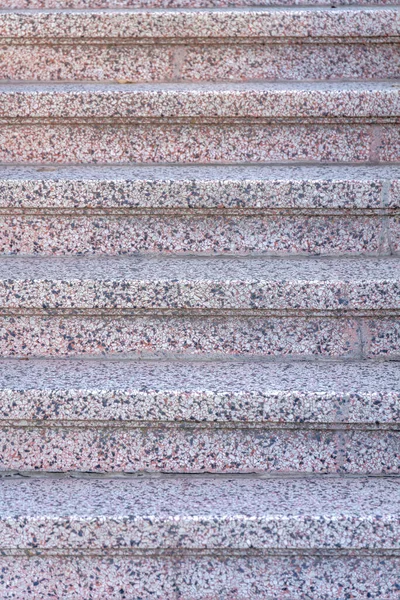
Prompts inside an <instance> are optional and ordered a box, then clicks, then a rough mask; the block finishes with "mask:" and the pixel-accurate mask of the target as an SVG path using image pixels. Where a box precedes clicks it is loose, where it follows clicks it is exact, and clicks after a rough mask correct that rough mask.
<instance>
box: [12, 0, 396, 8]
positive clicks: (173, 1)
mask: <svg viewBox="0 0 400 600" xmlns="http://www.w3.org/2000/svg"><path fill="white" fill-rule="evenodd" d="M332 4H333V5H334V6H348V5H350V6H371V7H375V6H377V7H379V6H386V5H389V6H397V5H398V4H400V0H334V2H332V0H2V8H5V9H7V8H31V9H32V8H33V9H38V8H50V9H51V8H53V9H63V8H227V7H228V8H235V7H260V6H272V7H274V6H277V7H280V6H287V7H296V6H301V7H302V6H329V7H332Z"/></svg>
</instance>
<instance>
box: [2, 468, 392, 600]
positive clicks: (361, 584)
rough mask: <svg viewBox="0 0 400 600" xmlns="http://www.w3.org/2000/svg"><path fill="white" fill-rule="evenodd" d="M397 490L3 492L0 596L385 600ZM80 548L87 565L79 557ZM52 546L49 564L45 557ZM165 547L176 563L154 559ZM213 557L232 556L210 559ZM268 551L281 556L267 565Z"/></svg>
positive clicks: (218, 485)
mask: <svg viewBox="0 0 400 600" xmlns="http://www.w3.org/2000/svg"><path fill="white" fill-rule="evenodd" d="M398 488H399V486H398V484H397V483H396V482H395V481H393V480H392V481H391V480H383V481H382V480H381V481H380V482H378V481H376V480H375V481H373V480H353V481H351V480H350V481H349V480H348V481H344V480H340V481H338V480H331V481H310V480H308V481H307V480H305V481H304V480H303V481H301V480H300V481H299V480H297V481H286V482H285V481H277V480H276V481H260V480H258V481H257V480H255V479H253V480H251V479H246V480H244V481H240V480H238V479H236V480H235V479H233V478H232V479H231V480H230V481H226V480H225V481H221V480H219V481H212V480H208V481H204V480H203V481H197V482H196V481H193V478H191V480H190V483H189V482H188V481H185V478H184V477H181V478H177V479H175V480H171V479H170V480H169V481H163V480H160V479H157V480H156V481H151V480H143V479H142V480H136V481H126V480H125V481H121V480H118V481H115V480H114V481H87V480H86V481H82V480H80V481H78V480H70V479H69V480H62V481H60V480H59V481H54V480H47V481H38V480H36V481H34V480H30V481H26V480H25V481H21V480H19V481H18V480H11V481H5V482H4V486H3V490H4V500H3V504H4V507H5V511H4V508H3V506H2V519H1V521H2V522H1V528H2V530H3V531H5V532H6V534H7V537H6V538H4V539H5V540H10V550H8V549H7V548H3V556H2V558H1V560H0V565H1V570H2V573H1V575H0V590H1V592H2V597H3V598H5V600H8V599H10V600H11V599H14V600H15V599H17V598H18V599H19V598H21V597H22V596H21V595H24V594H25V595H26V593H29V595H30V596H31V597H32V598H35V599H38V600H39V599H44V598H48V597H49V595H51V596H55V597H63V598H64V597H65V598H71V599H72V600H75V599H76V600H77V599H78V598H79V599H81V598H83V597H85V598H86V597H90V598H93V599H94V600H97V599H99V600H100V599H103V598H104V597H105V595H106V596H107V598H110V599H114V598H131V597H137V596H140V597H141V598H150V597H153V598H156V599H160V600H161V599H164V598H166V597H167V598H171V599H174V600H175V599H176V600H178V598H182V597H185V598H187V599H188V600H211V599H214V598H216V597H220V598H235V599H238V600H244V598H260V597H263V598H268V599H271V600H281V598H282V594H285V595H286V594H287V593H290V597H291V598H293V599H294V600H304V598H306V597H307V596H313V595H315V594H316V593H317V594H318V598H321V600H331V599H332V598H333V597H334V598H340V597H342V595H343V594H348V595H352V596H353V597H356V598H359V599H361V600H364V599H367V598H371V597H374V596H375V597H379V596H381V597H383V598H388V599H390V600H391V599H392V598H395V597H396V595H397V592H398V577H397V573H398V568H399V557H398V554H396V552H398V534H396V532H397V529H398V516H397V513H398V511H396V507H397V503H396V499H397V495H398ZM389 498H390V502H388V499H389ZM156 505H157V506H156ZM10 507H13V510H14V512H15V515H18V516H14V514H12V513H11V512H10ZM27 507H29V509H28V510H29V515H28V514H27ZM253 507H254V511H253ZM210 508H211V511H210ZM71 514H74V515H76V516H75V517H72V518H71V517H68V515H71ZM156 514H159V515H160V516H159V517H158V518H157V517H155V516H154V515H156ZM253 514H254V516H252V515H253ZM146 515H149V516H146ZM260 522H262V525H263V526H260ZM266 523H268V525H267V526H266ZM71 529H72V532H73V533H71ZM396 535H397V539H396ZM133 541H134V543H132V542H133ZM16 542H17V543H16ZM336 542H339V543H336ZM85 544H86V545H90V546H91V548H90V550H91V556H90V557H86V556H84V555H82V546H84V545H85ZM149 544H150V545H151V548H152V554H151V555H150V556H148V555H146V554H145V553H144V549H145V548H146V547H148V545H149ZM304 545H305V546H306V549H307V550H306V552H307V553H306V554H302V553H301V548H302V547H304ZM54 546H56V547H57V548H59V550H58V552H56V553H55V554H54V555H51V554H50V555H48V554H49V551H50V552H51V550H52V547H54ZM165 546H169V547H171V546H173V547H174V553H173V554H172V555H171V554H170V555H168V554H167V555H166V554H164V553H163V554H159V553H158V552H157V551H155V547H157V548H159V549H160V550H161V549H162V548H165ZM221 546H225V547H226V546H228V548H229V547H232V548H234V549H235V550H236V555H233V556H232V552H233V550H232V549H231V550H230V553H231V554H230V555H229V554H228V555H227V556H224V555H223V554H220V555H219V556H218V555H217V552H218V549H219V550H221ZM271 546H272V547H274V548H279V549H281V551H282V550H286V551H287V552H288V553H287V554H286V555H285V554H280V555H277V554H274V553H265V549H266V548H268V547H271ZM190 547H193V548H194V549H195V550H194V551H193V552H194V554H190V552H188V549H189V548H190ZM16 548H19V549H20V552H21V554H18V550H17V549H16ZM24 548H29V550H30V553H31V556H30V557H27V556H26V555H24V554H23V549H24ZM61 548H62V549H64V550H63V551H62V550H61ZM111 548H112V550H111ZM255 548H257V549H258V552H263V550H264V554H262V555H260V554H257V553H255ZM295 548H297V554H294V549H295ZM310 548H314V549H317V550H318V555H313V554H312V552H311V553H310ZM365 548H369V552H370V554H369V555H368V556H365V555H363V554H362V550H365ZM35 549H36V553H35ZM75 549H76V550H79V555H78V556H76V555H74V554H73V551H74V550H75ZM118 549H119V550H120V553H119V554H118V553H117V552H118ZM204 549H208V554H207V553H206V554H204ZM299 549H300V552H299ZM331 549H333V550H334V553H333V554H332V553H331V554H328V553H327V552H329V550H331ZM344 549H346V551H345V552H346V553H345V554H344V555H343V550H344ZM110 550H111V552H112V556H110V555H109V554H108V552H110ZM121 550H125V552H126V553H125V554H122V553H121ZM360 550H361V552H360ZM202 551H203V554H202V553H201V552H202ZM340 551H342V554H341V555H340V554H339V552H340ZM39 552H40V554H39ZM62 552H64V554H63V553H62ZM374 553H375V554H378V555H374Z"/></svg>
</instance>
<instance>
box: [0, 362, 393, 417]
mask: <svg viewBox="0 0 400 600" xmlns="http://www.w3.org/2000/svg"><path fill="white" fill-rule="evenodd" d="M399 372H400V366H399V364H398V363H397V362H395V361H386V362H382V361H377V362H372V363H371V362H367V361H352V362H347V363H346V362H331V363H329V362H319V363H318V362H314V363H306V362H291V363H290V362H282V363H279V362H273V363H272V362H270V363H268V362H257V361H254V362H253V361H249V362H243V361H238V362H204V361H203V362H202V361H190V362H188V361H162V360H161V361H124V360H122V361H120V360H109V359H103V360H96V361H85V360H83V361H81V360H72V359H71V360H68V361H65V360H54V359H53V360H47V361H42V360H29V361H27V362H26V361H19V360H2V361H0V399H1V403H0V419H1V421H2V423H3V424H5V423H9V424H12V423H14V424H15V425H18V424H21V422H22V421H31V422H32V423H34V422H36V423H37V422H39V421H43V420H44V421H53V422H55V421H58V422H65V423H70V424H71V423H72V422H74V423H75V425H81V426H84V425H85V423H86V424H88V423H91V424H99V423H100V424H101V423H104V422H109V423H110V424H112V423H114V424H115V422H119V424H122V423H124V422H130V423H131V424H132V425H133V424H134V423H135V422H136V424H138V423H140V422H141V423H145V422H147V423H149V422H153V423H156V422H161V423H167V422H186V423H192V424H193V423H215V424H218V423H225V424H235V423H236V424H238V425H239V424H241V423H242V424H244V425H246V424H253V425H254V424H257V423H258V424H259V425H262V424H265V425H267V424H271V425H274V426H276V427H278V426H282V427H284V426H286V427H290V426H292V425H293V426H295V425H297V426H298V427H301V426H302V424H307V426H309V427H312V426H313V425H315V426H316V427H317V428H318V427H320V426H325V427H331V428H332V427H334V426H335V425H340V426H341V427H342V428H345V427H346V426H348V428H351V427H352V426H354V425H356V424H357V425H358V426H360V425H361V424H363V425H364V426H365V427H373V426H377V427H378V428H379V427H381V428H382V427H385V426H387V427H393V426H395V425H396V424H398V423H399V422H400V392H399V389H398V388H399V386H398V381H399V375H400V373H399Z"/></svg>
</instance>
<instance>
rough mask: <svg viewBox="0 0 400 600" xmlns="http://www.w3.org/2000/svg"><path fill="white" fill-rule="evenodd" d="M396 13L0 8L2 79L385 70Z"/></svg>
mask: <svg viewBox="0 0 400 600" xmlns="http://www.w3.org/2000/svg"><path fill="white" fill-rule="evenodd" d="M372 12H373V14H371V13H372ZM371 17H372V18H371ZM397 17H398V15H397V11H394V10H392V11H388V10H387V9H385V10H374V11H371V10H369V11H368V10H366V9H359V10H358V11H352V12H349V11H345V10H342V11H341V10H336V11H332V10H330V9H327V10H325V11H323V10H322V11H319V12H318V13H316V12H310V11H306V10H303V11H299V10H298V9H297V10H295V11H290V10H288V11H279V12H276V11H272V12H271V11H266V10H264V11H258V12H257V13H255V12H254V11H238V10H236V11H231V12H226V11H225V12H222V11H221V12H215V11H213V12H211V11H203V12H199V11H195V12H187V11H186V12H180V13H179V12H173V13H171V12H166V11H164V12H162V13H154V12H147V13H146V12H143V13H138V12H132V13H129V12H128V13H124V14H123V15H121V14H120V13H118V12H107V13H98V12H97V13H96V12H91V13H89V14H88V13H85V12H82V13H73V14H71V13H68V12H61V13H36V12H35V13H31V14H29V13H16V14H12V13H0V38H1V37H3V40H4V44H3V46H2V48H1V51H0V58H1V61H0V62H1V66H0V79H3V80H14V81H18V80H21V81H29V80H37V81H74V80H76V81H84V80H86V81H119V82H121V83H124V82H152V81H159V82H162V81H225V80H226V81H241V80H248V81H254V80H257V79H261V80H280V79H281V80H306V79H311V80H317V79H324V80H328V79H341V78H344V79H380V80H382V79H391V78H396V77H399V75H400V50H399V44H398V43H396V40H398V39H399V27H398V25H397V26H396V25H395V22H396V20H397ZM388 36H390V40H391V41H392V43H387V42H388ZM313 38H315V42H314V43H313ZM196 40H197V41H196ZM346 42H347V43H346ZM160 43H161V44H162V45H160ZM143 44H145V45H143Z"/></svg>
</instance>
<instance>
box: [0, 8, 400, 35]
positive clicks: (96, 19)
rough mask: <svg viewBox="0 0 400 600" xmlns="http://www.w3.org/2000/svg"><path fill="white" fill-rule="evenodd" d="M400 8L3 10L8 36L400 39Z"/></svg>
mask: <svg viewBox="0 0 400 600" xmlns="http://www.w3.org/2000/svg"><path fill="white" fill-rule="evenodd" d="M399 27H400V16H399V11H398V10H396V9H391V8H382V9H372V10H370V9H368V8H365V9H362V8H360V9H356V10H341V9H340V8H339V9H337V10H324V9H321V10H301V9H296V10H290V9H286V10H272V11H271V10H268V9H266V10H260V11H257V10H252V11H247V10H235V11H229V10H228V11H227V10H223V11H218V10H217V11H190V10H189V11H145V10H143V11H131V12H119V11H116V12H114V13H112V12H109V11H107V12H106V11H104V12H101V11H97V12H96V11H94V12H82V13H73V12H69V11H58V12H36V13H30V12H28V11H24V12H21V13H20V12H8V11H5V12H1V13H0V36H1V37H2V38H5V39H13V40H16V39H18V40H24V39H32V38H34V39H41V40H46V39H53V40H54V39H70V38H72V39H81V40H85V39H89V40H90V39H93V38H104V39H107V38H109V39H110V38H117V39H122V40H123V39H131V40H132V39H142V38H143V39H146V38H147V39H160V38H162V39H163V40H164V41H165V40H168V39H169V38H172V39H174V40H176V39H182V38H184V39H185V38H197V39H198V38H206V39H207V41H208V42H209V41H210V39H213V38H214V39H218V40H219V39H221V38H222V39H223V38H235V39H240V38H243V39H251V38H255V39H259V38H260V37H265V38H269V39H274V38H278V39H279V38H299V39H302V38H313V37H317V38H318V37H322V38H329V37H331V38H332V37H337V38H350V39H354V38H355V39H357V38H360V36H361V35H362V37H363V38H369V37H370V38H386V39H389V40H390V39H391V38H393V37H398V35H399V33H400V31H399Z"/></svg>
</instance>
